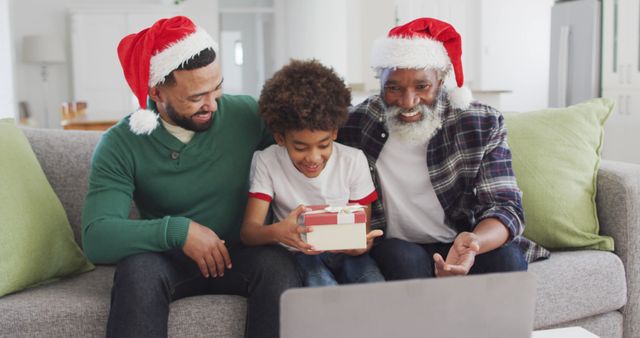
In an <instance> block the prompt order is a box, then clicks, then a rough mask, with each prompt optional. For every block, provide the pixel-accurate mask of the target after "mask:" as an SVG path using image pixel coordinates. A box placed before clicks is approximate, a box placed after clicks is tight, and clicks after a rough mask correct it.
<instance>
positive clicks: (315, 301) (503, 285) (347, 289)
mask: <svg viewBox="0 0 640 338" xmlns="http://www.w3.org/2000/svg"><path fill="white" fill-rule="evenodd" d="M535 292H536V289H535V277H534V275H533V274H532V273H530V272H509V273H495V274H485V275H474V276H464V277H448V278H433V279H412V280H406V281H395V282H386V283H372V284H357V285H341V286H329V287H317V288H297V289H290V290H287V291H286V292H285V293H284V294H283V295H282V298H281V300H280V336H281V337H282V338H300V337H305V338H316V337H317V338H321V337H322V338H326V337H365V338H375V337H381V338H382V337H384V338H388V337H437V338H449V337H451V338H454V337H455V338H459V337H474V338H485V337H486V338H502V337H504V338H519V337H522V338H525V337H526V338H530V337H531V332H532V331H533V316H534V309H535Z"/></svg>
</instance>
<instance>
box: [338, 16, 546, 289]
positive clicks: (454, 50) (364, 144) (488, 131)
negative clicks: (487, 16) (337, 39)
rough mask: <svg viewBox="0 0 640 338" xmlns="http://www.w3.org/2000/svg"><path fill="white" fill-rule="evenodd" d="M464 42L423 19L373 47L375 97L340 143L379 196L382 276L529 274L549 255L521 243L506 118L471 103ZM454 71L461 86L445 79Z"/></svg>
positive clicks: (359, 109)
mask: <svg viewBox="0 0 640 338" xmlns="http://www.w3.org/2000/svg"><path fill="white" fill-rule="evenodd" d="M461 55H462V50H461V39H460V35H459V34H458V33H457V32H456V30H455V29H454V28H453V27H452V26H451V25H450V24H448V23H446V22H442V21H439V20H436V19H432V18H421V19H417V20H414V21H412V22H410V23H408V24H405V25H403V26H398V27H395V28H393V29H392V30H391V31H389V34H388V36H387V37H384V38H381V39H378V40H376V41H375V43H374V46H373V53H372V66H373V68H374V70H375V71H376V72H377V77H378V78H379V79H380V84H381V93H380V95H374V96H372V97H369V98H368V99H367V100H365V101H364V102H362V103H361V104H359V105H357V106H355V107H353V108H352V111H351V113H350V117H349V121H348V122H347V124H346V126H345V127H344V128H342V129H341V130H340V133H339V142H341V143H343V144H347V145H350V146H353V147H357V148H360V149H362V150H363V151H364V153H365V154H366V155H367V159H368V161H369V166H370V169H371V173H372V176H373V178H374V183H375V185H376V189H377V191H378V195H379V196H380V199H379V200H378V201H377V202H376V203H375V204H374V205H373V210H372V217H371V218H372V220H371V222H372V223H371V224H372V227H373V228H378V229H383V230H384V231H385V236H384V238H381V239H379V240H378V241H377V242H376V244H375V245H374V247H373V249H372V251H371V254H372V256H373V257H374V259H375V260H376V262H377V263H378V265H379V267H380V270H381V271H382V273H383V274H384V276H385V278H386V279H387V280H400V279H410V278H429V277H443V276H451V275H466V274H476V273H490V272H506V271H522V270H527V267H528V263H527V262H528V261H533V260H535V259H538V258H542V257H546V256H548V255H549V252H548V251H547V250H545V249H544V248H542V247H540V246H538V245H536V244H535V243H532V242H531V241H529V240H527V239H526V238H524V237H522V236H521V235H522V232H523V231H524V226H525V221H524V211H523V208H522V193H521V191H520V189H519V188H518V185H517V183H516V179H515V174H514V172H513V169H512V166H511V151H510V150H509V147H508V145H507V131H506V129H505V126H504V122H503V117H502V115H501V114H500V112H498V111H497V110H496V109H494V108H492V107H490V106H487V105H484V104H481V103H478V102H472V97H471V93H470V91H469V90H468V89H467V88H465V87H462V86H463V83H464V78H463V73H462V64H461V58H460V57H461ZM451 69H453V73H454V75H455V79H456V84H457V87H456V88H453V89H447V88H445V86H444V84H443V83H444V79H445V78H446V76H447V75H448V74H449V72H450V70H451Z"/></svg>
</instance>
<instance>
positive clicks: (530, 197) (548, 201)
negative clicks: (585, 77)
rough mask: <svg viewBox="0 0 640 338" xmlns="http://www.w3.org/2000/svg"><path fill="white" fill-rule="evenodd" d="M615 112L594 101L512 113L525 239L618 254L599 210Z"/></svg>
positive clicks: (508, 119) (508, 122)
mask: <svg viewBox="0 0 640 338" xmlns="http://www.w3.org/2000/svg"><path fill="white" fill-rule="evenodd" d="M612 108H613V103H612V102H611V101H610V100H607V99H593V100H590V101H587V102H584V103H581V104H577V105H574V106H570V107H567V108H557V109H545V110H540V111H535V112H528V113H515V114H506V115H505V122H506V126H507V130H508V135H509V136H508V142H509V146H510V147H511V151H512V154H513V168H514V170H515V173H516V178H517V180H518V185H519V186H520V189H522V193H523V199H522V202H523V205H524V211H525V219H526V228H525V231H524V236H525V237H527V238H529V239H531V240H533V241H534V242H536V243H538V244H540V245H542V246H543V247H545V248H547V249H551V250H562V249H597V250H613V239H612V238H611V237H608V236H600V235H599V229H600V228H599V224H598V215H597V211H596V205H595V197H596V180H597V175H598V167H599V165H600V151H601V149H602V142H603V137H604V132H603V126H604V123H605V121H606V120H607V118H608V117H609V114H610V113H611V111H612Z"/></svg>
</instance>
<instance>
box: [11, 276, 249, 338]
mask: <svg viewBox="0 0 640 338" xmlns="http://www.w3.org/2000/svg"><path fill="white" fill-rule="evenodd" d="M114 270H115V269H114V267H112V266H97V268H96V269H95V270H94V271H92V272H89V273H85V274H82V275H78V276H74V277H71V278H67V279H63V280H60V281H57V282H54V283H51V284H47V285H43V286H40V287H36V288H32V289H29V290H26V291H23V292H18V293H15V294H12V295H8V296H6V297H4V298H2V301H1V302H0V337H104V335H105V330H106V325H107V318H108V314H109V302H110V297H111V285H112V281H113V272H114ZM170 311H171V312H170V314H169V336H170V337H202V336H210V337H242V336H243V335H244V326H245V313H246V301H245V298H243V297H240V296H226V295H206V296H197V297H189V298H184V299H181V300H178V301H175V302H173V303H172V304H171V310H170Z"/></svg>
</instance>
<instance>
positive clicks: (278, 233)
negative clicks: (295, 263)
mask: <svg viewBox="0 0 640 338" xmlns="http://www.w3.org/2000/svg"><path fill="white" fill-rule="evenodd" d="M308 210H309V209H308V208H306V207H305V206H304V205H302V204H301V205H299V206H298V207H297V208H295V209H294V210H293V211H291V213H290V214H289V215H288V216H287V218H285V219H283V220H282V221H280V222H278V223H275V224H273V225H271V226H272V227H274V235H275V238H276V240H277V241H278V242H280V243H282V244H286V245H288V246H290V247H293V248H296V249H298V250H300V251H301V252H303V253H305V254H318V253H320V252H319V251H313V246H312V245H311V244H308V243H307V242H305V241H303V240H302V238H301V237H300V235H301V234H303V233H307V232H311V231H313V229H312V228H310V227H306V226H300V225H298V217H299V216H300V214H302V213H303V212H305V211H308Z"/></svg>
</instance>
